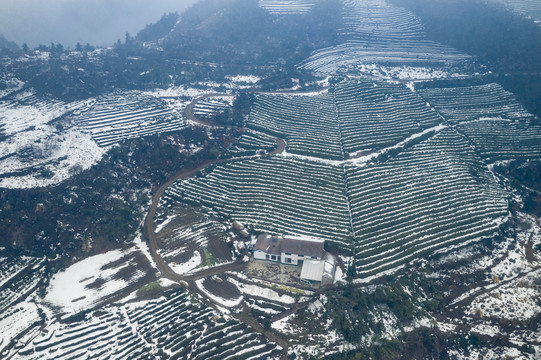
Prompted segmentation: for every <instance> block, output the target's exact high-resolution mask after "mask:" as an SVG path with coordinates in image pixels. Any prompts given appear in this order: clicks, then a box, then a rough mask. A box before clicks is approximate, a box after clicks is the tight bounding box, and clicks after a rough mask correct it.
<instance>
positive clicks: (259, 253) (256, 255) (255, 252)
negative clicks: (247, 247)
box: [254, 250, 266, 260]
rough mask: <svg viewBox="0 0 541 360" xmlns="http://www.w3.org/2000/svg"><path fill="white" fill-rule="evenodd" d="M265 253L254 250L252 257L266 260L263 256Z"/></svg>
mask: <svg viewBox="0 0 541 360" xmlns="http://www.w3.org/2000/svg"><path fill="white" fill-rule="evenodd" d="M265 255H266V253H265V252H264V251H261V250H257V251H254V259H255V260H266V258H265Z"/></svg>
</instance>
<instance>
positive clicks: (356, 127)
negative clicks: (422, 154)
mask: <svg viewBox="0 0 541 360" xmlns="http://www.w3.org/2000/svg"><path fill="white" fill-rule="evenodd" d="M335 93H336V97H335V103H336V107H337V109H338V122H339V123H340V124H341V126H340V131H341V138H342V142H343V147H344V152H346V153H349V154H351V153H354V152H357V151H369V150H372V151H373V150H375V149H380V148H384V147H387V146H392V145H394V144H397V143H399V142H400V141H402V140H404V139H406V138H407V137H409V136H411V135H413V134H415V133H419V132H421V131H423V130H424V129H426V128H430V127H433V126H436V125H437V124H439V123H440V122H441V118H439V117H438V115H437V113H436V112H434V111H433V110H431V109H430V108H429V107H427V106H426V104H425V102H424V101H423V100H422V98H420V97H419V96H418V95H417V94H415V93H413V92H411V91H410V90H409V89H407V88H406V87H403V86H397V85H391V84H388V83H384V82H371V81H361V82H347V83H343V84H340V85H338V86H336V91H335Z"/></svg>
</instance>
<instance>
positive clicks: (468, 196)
mask: <svg viewBox="0 0 541 360" xmlns="http://www.w3.org/2000/svg"><path fill="white" fill-rule="evenodd" d="M346 169H347V179H348V189H349V199H350V201H351V214H352V222H353V226H354V229H355V250H356V264H357V271H358V274H359V275H360V276H362V277H364V276H367V275H372V274H376V273H379V272H381V271H383V270H386V269H389V268H393V267H396V266H398V265H400V264H402V263H405V262H408V261H411V260H413V259H416V258H419V257H421V256H422V254H423V253H427V252H432V251H434V250H438V249H442V248H449V247H450V246H452V245H456V244H460V243H466V242H469V241H472V240H477V239H479V238H481V237H483V236H489V235H491V234H493V233H496V232H497V231H498V227H499V225H500V220H501V219H502V218H503V216H505V214H506V213H507V201H506V199H505V195H504V193H503V190H502V189H501V188H500V187H499V185H498V184H497V183H496V182H495V180H494V179H493V177H492V175H491V174H490V173H489V172H488V169H487V167H486V165H484V164H483V162H482V161H481V160H480V159H479V158H478V157H477V156H476V154H475V152H474V151H473V150H472V149H471V148H470V146H469V144H468V142H467V140H466V139H465V138H464V137H462V136H460V135H459V134H458V133H456V132H455V131H454V130H451V129H447V130H444V131H442V132H441V133H439V134H438V135H436V136H435V137H434V138H432V139H430V140H428V141H425V142H423V143H421V144H419V145H416V146H414V147H413V148H411V149H409V150H406V151H404V152H403V153H401V154H399V155H398V156H397V157H396V158H393V159H390V160H389V161H387V162H384V163H378V164H374V165H370V166H368V167H362V168H359V167H347V168H346Z"/></svg>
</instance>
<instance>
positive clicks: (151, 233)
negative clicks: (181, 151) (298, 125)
mask: <svg viewBox="0 0 541 360" xmlns="http://www.w3.org/2000/svg"><path fill="white" fill-rule="evenodd" d="M216 96H221V97H223V96H234V95H228V94H218V93H213V94H207V95H202V96H200V97H198V98H196V99H195V100H193V101H192V102H191V103H190V104H189V105H188V106H187V107H186V108H185V109H184V112H183V113H184V116H185V117H186V118H187V119H189V120H191V121H193V122H194V123H196V124H199V125H203V126H209V127H223V128H230V129H243V128H239V127H235V126H229V125H223V126H222V125H218V124H214V123H211V122H208V121H204V120H202V119H199V118H197V117H196V116H194V114H193V109H194V107H195V105H196V104H197V102H198V101H201V100H203V99H206V98H209V97H216ZM257 133H258V134H261V135H264V136H266V137H268V138H270V139H273V140H274V141H275V142H276V149H274V150H273V151H271V152H269V153H268V154H267V155H277V154H280V153H282V152H283V151H284V150H285V146H286V143H285V141H284V140H282V139H280V138H276V137H272V136H269V135H267V134H265V133H262V132H259V131H258V132H257ZM232 160H234V159H215V160H207V161H205V162H203V163H202V164H201V165H199V166H197V167H195V168H190V169H182V170H180V171H178V172H177V173H175V174H174V175H173V176H171V178H170V179H169V180H167V181H166V182H165V183H164V184H162V185H161V186H160V187H159V188H158V189H157V190H156V191H155V192H154V195H153V196H152V203H151V205H150V209H149V211H148V213H147V216H146V218H145V222H144V228H143V233H144V234H145V236H146V237H147V239H148V242H149V244H150V252H151V254H152V257H153V259H154V262H155V264H156V267H157V268H158V270H159V271H160V272H161V274H162V276H164V277H166V278H168V279H170V280H173V281H175V282H188V281H193V280H197V279H201V278H203V277H207V276H212V275H216V274H219V273H223V272H224V271H231V270H239V269H242V268H243V267H244V266H245V264H244V263H243V262H242V260H241V259H237V261H235V262H233V263H230V264H225V265H221V266H215V267H212V268H210V269H206V270H201V271H198V272H195V273H193V274H189V275H181V274H177V273H176V272H175V271H173V269H171V267H170V266H169V265H168V264H167V263H166V262H165V260H164V259H163V258H162V257H161V255H160V254H159V253H158V240H157V238H156V233H155V229H154V218H155V217H156V211H157V209H158V205H159V203H160V200H161V198H162V197H163V195H164V193H165V190H166V189H167V188H168V187H169V186H171V185H172V184H173V183H175V182H176V181H177V180H180V179H185V178H188V177H191V176H194V175H195V174H197V173H198V172H199V171H201V170H203V169H205V168H207V167H209V166H211V165H213V164H217V163H221V162H226V161H232Z"/></svg>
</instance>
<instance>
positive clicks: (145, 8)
mask: <svg viewBox="0 0 541 360" xmlns="http://www.w3.org/2000/svg"><path fill="white" fill-rule="evenodd" d="M195 2H196V1H195V0H156V1H152V2H150V1H144V0H129V1H128V0H113V1H110V0H93V1H83V0H48V1H40V0H18V1H12V0H10V1H1V2H0V34H3V35H4V36H5V37H6V38H7V39H8V40H10V41H14V42H16V43H17V44H19V45H21V44H23V43H27V44H28V45H29V46H30V47H34V46H37V45H39V44H44V45H49V44H50V43H51V42H54V43H61V44H63V45H64V46H71V47H73V46H74V45H75V44H76V43H77V42H80V43H82V44H85V43H90V44H92V45H100V46H107V45H111V44H113V43H114V42H115V41H116V40H117V39H124V35H125V32H126V31H128V32H130V33H131V34H135V33H137V32H138V31H139V30H141V29H142V28H144V27H145V25H146V24H149V23H154V22H156V21H157V20H158V19H159V18H160V17H161V15H162V14H163V13H166V12H176V11H178V12H181V11H182V10H183V9H185V8H186V7H187V6H189V5H191V4H193V3H195Z"/></svg>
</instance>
